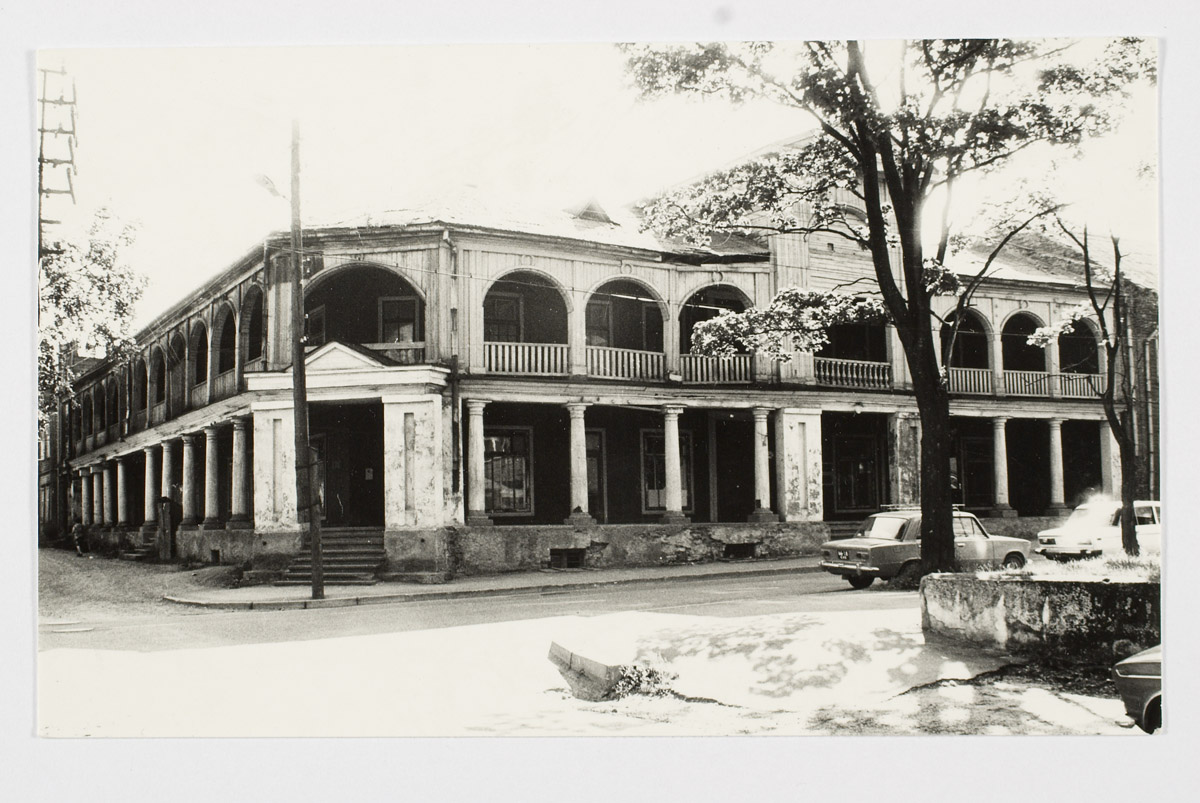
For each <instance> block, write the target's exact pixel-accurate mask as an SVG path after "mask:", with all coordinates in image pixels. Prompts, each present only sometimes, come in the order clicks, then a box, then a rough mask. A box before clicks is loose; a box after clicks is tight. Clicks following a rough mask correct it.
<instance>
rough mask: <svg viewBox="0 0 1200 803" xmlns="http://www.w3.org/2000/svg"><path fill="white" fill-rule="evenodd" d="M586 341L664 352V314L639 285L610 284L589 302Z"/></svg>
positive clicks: (648, 293)
mask: <svg viewBox="0 0 1200 803" xmlns="http://www.w3.org/2000/svg"><path fill="white" fill-rule="evenodd" d="M585 316H586V321H585V325H586V339H587V345H589V346H607V347H609V348H618V349H633V350H636V351H662V350H663V314H662V308H661V307H660V306H659V304H658V302H657V301H655V300H654V298H653V297H652V296H651V294H650V291H648V290H647V289H646V288H644V287H642V286H641V285H640V284H638V283H636V282H630V281H623V280H617V281H612V282H607V283H605V284H604V285H602V286H601V287H600V288H598V289H597V290H596V292H594V293H592V297H591V298H590V299H588V303H587V309H586V312H585Z"/></svg>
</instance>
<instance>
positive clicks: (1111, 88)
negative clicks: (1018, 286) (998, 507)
mask: <svg viewBox="0 0 1200 803" xmlns="http://www.w3.org/2000/svg"><path fill="white" fill-rule="evenodd" d="M1080 49H1081V48H1080V47H1077V46H1074V45H1073V44H1072V43H1064V42H1057V41H1033V42H1022V41H1012V40H1004V39H943V40H921V41H905V42H872V43H869V44H865V43H862V42H857V41H848V42H806V43H799V44H787V45H783V44H774V43H758V42H755V43H737V44H720V43H718V44H686V45H668V46H656V45H626V46H624V50H625V53H626V56H627V59H628V61H627V66H628V69H629V72H630V74H631V75H632V77H633V79H634V81H635V83H636V84H637V85H638V87H639V88H640V89H641V91H642V92H643V93H644V94H645V95H648V96H653V95H660V94H666V93H686V94H695V95H709V96H710V95H714V94H722V95H725V96H726V97H728V98H729V99H730V100H732V101H735V102H736V101H742V100H747V99H752V98H766V99H770V100H774V101H777V102H779V103H782V104H786V105H788V106H791V107H794V108H797V109H800V110H803V111H804V112H807V113H808V114H809V115H810V116H811V117H812V118H813V120H814V121H815V124H816V127H815V129H814V132H813V135H812V137H811V138H810V139H808V140H807V141H805V142H802V143H801V144H799V145H798V146H797V147H794V148H790V149H785V150H781V151H780V152H778V153H774V154H768V155H766V156H763V157H760V158H756V159H752V160H750V161H748V162H746V163H744V164H741V165H738V166H736V167H734V168H732V169H729V170H724V171H721V172H718V173H715V174H713V175H710V176H708V177H707V178H705V179H704V180H702V181H700V182H697V183H694V184H692V185H689V186H686V187H683V188H680V189H678V190H676V191H673V192H669V193H667V194H665V195H663V196H662V197H660V198H657V199H655V200H654V201H653V202H651V203H650V204H648V205H647V207H646V209H645V211H646V215H647V221H648V223H649V224H650V225H651V226H653V227H654V228H655V229H657V230H658V231H659V232H660V233H663V234H666V235H671V236H683V237H686V238H688V239H690V240H692V241H694V242H700V243H703V242H707V241H709V238H710V237H711V236H712V235H713V233H715V232H721V231H735V232H740V233H752V234H753V233H758V234H763V233H766V234H802V235H811V234H814V233H817V232H822V233H825V234H827V235H830V236H835V237H840V238H844V239H846V240H849V241H850V242H852V243H855V244H857V245H859V246H861V247H862V248H863V249H865V250H866V251H867V252H868V253H869V255H870V259H871V263H872V267H873V273H874V276H873V277H872V278H873V282H872V285H873V286H872V287H859V288H855V290H856V292H855V294H854V295H853V296H849V295H847V294H838V293H820V292H814V291H811V290H801V289H794V288H793V289H785V290H783V291H781V292H780V294H779V296H777V297H776V299H775V301H774V302H773V303H772V305H771V308H770V309H768V310H759V311H755V312H753V313H751V314H750V315H743V316H722V317H720V318H717V319H714V321H713V322H710V323H709V324H707V326H706V325H701V326H700V327H698V328H699V330H700V332H699V334H697V336H696V341H695V345H696V347H697V348H698V349H702V350H708V351H709V352H710V353H711V352H713V351H718V352H719V351H720V350H721V349H723V348H728V344H729V342H730V341H731V340H740V341H741V342H742V343H743V344H744V345H749V346H751V347H755V348H760V349H762V348H766V349H767V350H768V351H774V352H776V353H782V352H783V351H784V350H785V349H786V347H787V346H788V345H789V342H790V345H792V346H797V347H800V348H811V347H812V346H813V345H814V344H815V345H819V344H820V341H821V339H822V334H821V332H822V331H823V329H824V327H827V326H828V325H830V324H833V323H840V322H846V321H849V320H861V319H862V318H864V317H874V316H879V317H883V318H886V319H887V320H888V321H890V322H891V323H892V324H893V325H894V326H895V328H896V331H897V333H898V336H899V339H900V342H901V344H902V346H903V349H904V355H905V359H906V361H907V364H908V368H909V373H910V374H911V376H912V382H913V392H914V395H915V397H916V402H917V406H918V409H919V412H920V420H921V428H922V435H921V507H922V514H923V520H922V545H921V557H922V564H923V569H924V571H926V572H928V571H936V570H947V569H953V568H954V566H955V558H954V537H953V530H952V495H951V484H950V470H949V469H950V432H949V419H950V412H949V395H948V380H947V376H946V374H945V373H944V372H943V371H942V369H941V368H940V366H939V361H938V354H937V350H938V337H937V334H936V333H935V330H936V329H940V326H933V323H934V320H933V319H934V317H935V312H934V308H933V307H934V304H933V298H934V296H936V295H940V294H945V293H953V294H959V295H960V296H961V295H963V292H964V288H963V285H962V283H961V282H960V280H959V278H958V273H957V272H956V271H955V270H953V269H952V268H951V267H948V266H947V261H948V259H949V258H951V256H952V251H951V246H952V242H953V240H952V235H953V233H954V232H953V226H952V219H953V216H952V214H951V210H952V208H953V203H954V192H955V189H956V188H957V187H958V186H959V183H960V182H961V181H963V180H964V179H966V178H968V177H970V176H972V175H974V174H979V173H982V172H985V171H990V170H994V169H996V168H997V167H999V166H1001V165H1002V164H1004V163H1005V162H1006V161H1008V160H1009V159H1010V158H1011V157H1012V156H1014V155H1015V154H1017V153H1018V152H1020V151H1024V150H1026V149H1029V148H1031V146H1034V145H1036V144H1038V143H1048V144H1051V145H1059V146H1074V145H1078V144H1079V143H1080V142H1081V141H1082V140H1083V139H1084V138H1086V137H1088V136H1092V135H1096V134H1099V133H1102V132H1104V131H1107V130H1108V129H1109V128H1110V127H1111V126H1112V124H1113V108H1114V104H1112V103H1111V102H1108V101H1111V100H1112V99H1114V98H1116V97H1119V96H1120V95H1121V94H1122V92H1123V91H1124V90H1125V88H1126V87H1128V86H1129V85H1130V84H1132V83H1133V82H1135V81H1136V80H1138V79H1139V77H1141V76H1142V75H1144V74H1147V73H1149V72H1152V70H1153V61H1152V58H1151V57H1149V56H1147V55H1146V54H1145V53H1144V52H1143V51H1142V47H1141V43H1140V42H1139V41H1137V40H1133V39H1121V40H1113V41H1111V42H1109V43H1108V44H1107V46H1106V47H1104V48H1103V52H1096V53H1087V54H1085V55H1084V56H1083V57H1080V56H1078V55H1076V53H1077V52H1078V51H1079V50H1080ZM1082 49H1085V50H1086V49H1087V45H1085V46H1083V48H1082ZM848 195H849V196H854V197H855V198H856V199H857V203H856V204H855V205H856V206H858V207H860V208H861V211H862V212H864V213H865V218H866V219H865V222H864V221H862V220H861V219H860V218H858V217H857V216H856V215H853V214H850V213H849V212H848V210H847V206H849V205H848V204H846V203H845V201H846V199H847V196H848ZM931 212H932V213H933V214H932V215H930V213H931ZM930 216H932V217H934V218H935V219H934V220H932V221H927V217H930ZM1027 220H1028V219H1026V220H1024V221H1015V222H1014V223H1013V224H1012V229H1013V230H1014V231H1015V230H1017V229H1019V228H1021V227H1023V226H1024V225H1025V224H1026V222H1027ZM927 223H929V224H931V225H928V226H927ZM857 297H865V298H866V300H865V301H856V300H855V299H856V298H857ZM957 317H959V318H961V316H957Z"/></svg>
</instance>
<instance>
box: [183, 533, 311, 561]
mask: <svg viewBox="0 0 1200 803" xmlns="http://www.w3.org/2000/svg"><path fill="white" fill-rule="evenodd" d="M300 538H301V534H300V532H299V531H297V532H265V533H264V532H256V531H254V530H236V529H234V530H231V529H220V530H205V529H203V528H202V527H201V528H199V529H195V528H193V529H184V528H182V527H181V528H180V529H179V531H178V532H176V533H175V555H176V557H177V558H178V559H179V560H181V561H192V562H196V563H214V562H215V563H223V564H227V565H234V564H242V563H251V564H253V565H254V566H255V567H256V568H261V567H264V566H272V567H273V566H275V565H277V564H278V563H279V562H280V561H283V562H284V563H286V561H287V559H288V558H290V557H291V556H293V555H298V554H299V553H300V547H301V541H300ZM214 550H215V551H216V553H217V556H216V557H217V560H216V561H214V560H213V551H214Z"/></svg>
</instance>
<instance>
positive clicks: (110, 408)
mask: <svg viewBox="0 0 1200 803" xmlns="http://www.w3.org/2000/svg"><path fill="white" fill-rule="evenodd" d="M107 394H108V401H107V404H106V405H105V410H106V411H107V413H108V418H106V419H105V423H104V425H105V426H106V427H111V426H112V425H113V424H116V423H117V421H119V420H120V418H121V407H120V402H119V401H118V400H119V399H120V395H119V394H118V393H117V383H116V382H114V381H112V380H109V382H108V386H107Z"/></svg>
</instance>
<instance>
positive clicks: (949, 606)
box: [921, 574, 1161, 660]
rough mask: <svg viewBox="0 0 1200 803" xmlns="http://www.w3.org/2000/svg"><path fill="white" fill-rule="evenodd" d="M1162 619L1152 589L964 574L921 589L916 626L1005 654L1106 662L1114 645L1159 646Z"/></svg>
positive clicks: (941, 577) (931, 579)
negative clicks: (1124, 643) (1051, 656)
mask: <svg viewBox="0 0 1200 803" xmlns="http://www.w3.org/2000/svg"><path fill="white" fill-rule="evenodd" d="M1160 614H1161V598H1160V594H1159V584H1158V583H1109V582H1103V581H1086V582H1082V581H1066V580H1030V579H1027V578H1021V577H997V578H989V579H980V578H977V577H975V576H974V575H962V574H935V575H929V576H928V577H926V578H924V579H923V580H922V581H921V626H922V629H923V630H924V631H925V632H926V633H927V634H934V635H938V636H945V637H949V638H953V639H957V640H960V641H969V642H972V643H975V644H979V645H982V646H984V647H988V648H993V649H999V650H1004V651H1007V652H1050V653H1054V654H1058V655H1061V656H1063V657H1065V658H1071V659H1074V660H1081V659H1083V660H1086V659H1088V658H1095V659H1096V660H1111V658H1112V656H1113V654H1114V650H1113V645H1114V644H1116V643H1117V642H1119V641H1129V642H1132V643H1133V644H1134V645H1136V646H1137V647H1138V649H1144V648H1146V647H1151V646H1153V645H1155V644H1158V643H1159V641H1160V638H1161V636H1160V630H1159V617H1160ZM1126 651H1128V647H1127V648H1126Z"/></svg>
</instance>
